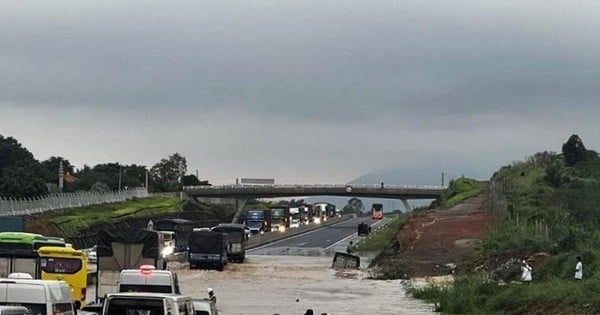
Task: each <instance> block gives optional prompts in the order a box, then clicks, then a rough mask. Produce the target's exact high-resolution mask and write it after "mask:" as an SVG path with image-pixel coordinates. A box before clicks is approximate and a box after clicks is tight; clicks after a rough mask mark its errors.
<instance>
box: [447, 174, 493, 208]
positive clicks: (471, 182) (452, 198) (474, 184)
mask: <svg viewBox="0 0 600 315" xmlns="http://www.w3.org/2000/svg"><path fill="white" fill-rule="evenodd" d="M483 188H484V187H483V185H482V183H481V182H479V181H477V180H475V179H471V178H466V177H464V176H463V177H461V178H459V179H456V180H451V181H450V183H449V184H448V189H446V192H445V193H444V196H443V197H442V204H441V205H442V206H443V207H445V208H450V207H452V206H455V205H457V204H459V203H461V202H463V201H465V200H467V199H469V198H471V197H475V196H479V195H481V194H482V193H483V190H484V189H483Z"/></svg>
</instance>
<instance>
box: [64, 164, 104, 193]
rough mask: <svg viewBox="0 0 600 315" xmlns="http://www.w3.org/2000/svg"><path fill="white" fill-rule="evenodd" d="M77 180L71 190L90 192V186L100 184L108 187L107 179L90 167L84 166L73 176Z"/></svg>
mask: <svg viewBox="0 0 600 315" xmlns="http://www.w3.org/2000/svg"><path fill="white" fill-rule="evenodd" d="M75 177H76V178H77V180H76V181H75V183H74V184H73V190H90V189H91V188H92V185H94V184H96V183H102V184H104V185H106V186H107V187H109V190H110V186H109V185H108V182H109V177H108V176H107V175H106V174H105V173H102V172H100V171H96V170H94V169H92V168H91V167H89V166H87V165H84V166H83V168H82V169H81V170H79V171H77V173H76V174H75Z"/></svg>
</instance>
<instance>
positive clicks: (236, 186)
mask: <svg viewBox="0 0 600 315" xmlns="http://www.w3.org/2000/svg"><path fill="white" fill-rule="evenodd" d="M347 187H351V188H367V189H369V188H373V189H381V188H382V187H381V185H377V184H316V185H306V184H277V185H244V184H232V185H219V186H184V187H183V190H184V191H185V190H196V189H206V190H211V189H212V190H215V189H240V188H242V189H265V190H266V189H278V188H281V189H285V188H347ZM383 188H386V189H439V190H443V189H446V188H447V186H435V185H384V186H383Z"/></svg>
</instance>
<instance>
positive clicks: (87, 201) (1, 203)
mask: <svg viewBox="0 0 600 315" xmlns="http://www.w3.org/2000/svg"><path fill="white" fill-rule="evenodd" d="M147 196H148V191H146V189H144V188H132V189H126V190H120V191H108V192H89V191H85V192H75V193H59V194H50V195H46V196H41V197H35V198H5V197H0V217H4V216H22V215H29V214H35V213H42V212H46V211H51V210H58V209H68V208H77V207H84V206H89V205H96V204H102V203H111V202H119V201H125V200H130V199H133V198H144V197H147Z"/></svg>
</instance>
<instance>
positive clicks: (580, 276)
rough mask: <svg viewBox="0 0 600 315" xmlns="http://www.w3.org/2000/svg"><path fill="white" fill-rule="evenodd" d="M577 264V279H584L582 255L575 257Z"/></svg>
mask: <svg viewBox="0 0 600 315" xmlns="http://www.w3.org/2000/svg"><path fill="white" fill-rule="evenodd" d="M575 259H577V264H576V265H575V280H581V279H583V264H582V263H581V256H577V257H575Z"/></svg>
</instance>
